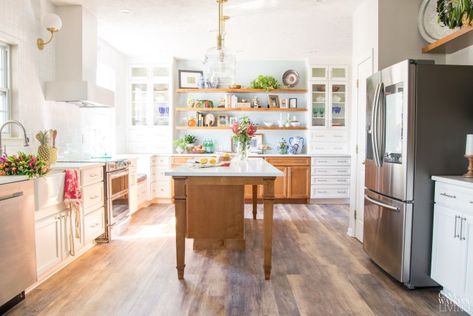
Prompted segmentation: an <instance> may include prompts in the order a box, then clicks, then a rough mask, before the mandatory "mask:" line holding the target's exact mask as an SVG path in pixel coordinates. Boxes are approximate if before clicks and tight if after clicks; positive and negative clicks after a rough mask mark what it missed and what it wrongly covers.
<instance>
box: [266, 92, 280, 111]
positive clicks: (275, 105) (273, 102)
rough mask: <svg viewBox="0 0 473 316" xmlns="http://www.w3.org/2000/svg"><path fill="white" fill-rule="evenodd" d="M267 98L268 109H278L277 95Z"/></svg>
mask: <svg viewBox="0 0 473 316" xmlns="http://www.w3.org/2000/svg"><path fill="white" fill-rule="evenodd" d="M268 98H269V107H270V108H278V107H279V96H278V95H274V94H270V95H269V96H268Z"/></svg>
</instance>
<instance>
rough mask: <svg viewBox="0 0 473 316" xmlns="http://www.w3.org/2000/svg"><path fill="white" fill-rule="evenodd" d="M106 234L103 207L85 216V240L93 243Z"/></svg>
mask: <svg viewBox="0 0 473 316" xmlns="http://www.w3.org/2000/svg"><path fill="white" fill-rule="evenodd" d="M104 232H105V210H104V208H103V207H101V208H99V209H98V210H95V211H93V212H92V213H89V214H87V215H85V216H84V238H85V240H86V241H91V240H93V239H95V238H97V237H99V236H100V235H102V234H103V233H104Z"/></svg>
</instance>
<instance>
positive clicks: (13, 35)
mask: <svg viewBox="0 0 473 316" xmlns="http://www.w3.org/2000/svg"><path fill="white" fill-rule="evenodd" d="M54 9H55V8H54V6H53V5H52V4H51V3H50V2H49V1H48V0H38V1H29V0H15V1H11V0H0V40H2V41H5V42H7V43H10V44H12V45H13V51H12V76H13V78H12V81H13V82H12V88H13V109H14V111H13V118H14V119H18V120H20V121H21V122H22V123H23V124H24V125H25V127H26V129H27V132H28V136H29V137H30V139H31V140H32V145H31V147H30V148H23V147H21V144H22V142H21V141H17V140H16V141H15V140H8V141H7V142H6V144H7V146H8V147H7V151H8V152H9V153H13V152H15V151H17V150H24V151H33V152H34V151H36V147H37V142H36V140H34V135H35V134H36V132H37V131H38V130H41V129H50V128H55V129H57V130H58V142H57V147H58V150H59V155H60V156H63V155H65V154H67V155H72V154H74V155H78V154H88V155H92V154H94V155H96V154H101V153H103V152H104V151H107V152H109V153H110V152H115V137H114V134H115V109H79V108H78V107H76V106H74V105H70V104H65V103H58V102H48V101H45V99H44V85H45V82H46V81H51V80H54V77H55V74H54V69H55V67H54V57H55V46H54V41H53V43H52V44H50V45H47V46H46V47H45V49H44V50H43V51H40V50H38V49H37V48H36V39H37V38H38V37H43V38H47V36H48V34H47V31H46V30H45V29H44V28H43V27H42V26H41V23H40V21H41V17H42V16H43V15H44V14H45V13H48V12H54ZM99 56H102V57H99V58H102V59H103V60H104V61H106V62H107V63H108V64H110V65H111V66H112V67H114V68H116V69H117V75H123V71H122V70H120V69H121V67H122V65H123V64H124V58H123V57H122V56H121V55H120V54H119V53H117V52H115V51H112V50H111V49H110V47H108V46H107V45H102V49H101V52H99ZM123 78H124V77H123ZM124 81H125V80H124V79H119V78H117V83H119V82H124ZM121 91H123V92H121ZM123 93H124V87H123V86H122V85H120V84H117V93H116V95H117V105H119V106H124V103H123V102H124V101H123V100H124V97H123Z"/></svg>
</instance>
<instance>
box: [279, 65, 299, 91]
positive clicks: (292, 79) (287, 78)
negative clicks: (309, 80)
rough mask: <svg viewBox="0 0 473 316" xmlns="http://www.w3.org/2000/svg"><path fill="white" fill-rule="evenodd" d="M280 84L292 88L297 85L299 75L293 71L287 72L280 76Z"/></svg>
mask: <svg viewBox="0 0 473 316" xmlns="http://www.w3.org/2000/svg"><path fill="white" fill-rule="evenodd" d="M282 82H283V83H284V85H285V86H287V87H289V88H294V87H295V86H296V85H297V84H298V83H299V74H298V73H297V71H295V70H292V69H290V70H288V71H286V72H285V73H284V74H283V75H282Z"/></svg>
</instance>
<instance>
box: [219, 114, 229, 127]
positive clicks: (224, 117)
mask: <svg viewBox="0 0 473 316" xmlns="http://www.w3.org/2000/svg"><path fill="white" fill-rule="evenodd" d="M217 126H228V115H224V114H220V115H218V116H217Z"/></svg>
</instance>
